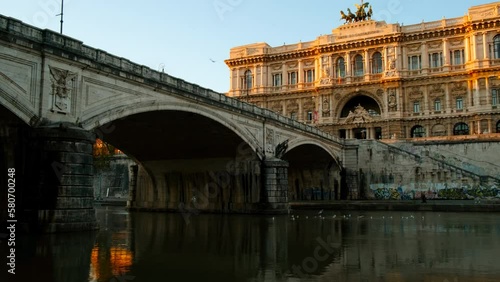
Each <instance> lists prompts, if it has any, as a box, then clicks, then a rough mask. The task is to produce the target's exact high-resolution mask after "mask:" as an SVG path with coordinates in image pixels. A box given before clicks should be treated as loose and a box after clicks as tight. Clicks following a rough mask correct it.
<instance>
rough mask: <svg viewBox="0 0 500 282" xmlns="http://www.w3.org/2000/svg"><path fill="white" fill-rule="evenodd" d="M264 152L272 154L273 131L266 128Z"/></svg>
mask: <svg viewBox="0 0 500 282" xmlns="http://www.w3.org/2000/svg"><path fill="white" fill-rule="evenodd" d="M266 152H268V153H273V152H274V130H272V129H269V128H266Z"/></svg>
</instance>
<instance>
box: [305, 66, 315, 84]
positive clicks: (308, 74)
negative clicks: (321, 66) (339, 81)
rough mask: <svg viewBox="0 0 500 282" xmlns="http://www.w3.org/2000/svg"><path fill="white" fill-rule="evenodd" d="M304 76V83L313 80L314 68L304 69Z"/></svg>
mask: <svg viewBox="0 0 500 282" xmlns="http://www.w3.org/2000/svg"><path fill="white" fill-rule="evenodd" d="M304 76H305V78H306V83H311V82H314V70H313V69H311V70H306V71H304Z"/></svg>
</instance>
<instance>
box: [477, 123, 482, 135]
mask: <svg viewBox="0 0 500 282" xmlns="http://www.w3.org/2000/svg"><path fill="white" fill-rule="evenodd" d="M482 132H483V130H482V129H481V120H478V121H477V134H481V133H482Z"/></svg>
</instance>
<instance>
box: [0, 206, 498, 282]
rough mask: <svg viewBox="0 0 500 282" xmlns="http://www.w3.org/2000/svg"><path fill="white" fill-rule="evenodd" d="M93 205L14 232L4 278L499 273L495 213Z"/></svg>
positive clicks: (481, 277) (480, 277)
mask: <svg viewBox="0 0 500 282" xmlns="http://www.w3.org/2000/svg"><path fill="white" fill-rule="evenodd" d="M96 213H97V217H98V221H99V224H100V230H99V231H96V232H80V233H68V234H56V235H43V236H36V237H35V236H19V237H18V238H17V249H16V252H17V255H18V256H17V264H16V274H15V276H13V275H8V276H7V280H4V279H2V281H42V282H45V281H50V282H79V281H82V282H83V281H91V282H115V281H116V282H122V281H134V282H136V281H249V282H254V281H255V282H256V281H370V282H371V281H439V282H445V281H447V282H455V281H500V262H499V260H498V259H499V257H500V214H499V213H432V212H347V211H346V212H339V211H337V212H334V211H325V212H324V213H323V214H322V215H318V212H316V211H315V212H311V211H309V212H305V211H303V212H298V211H296V212H293V216H292V215H283V216H274V217H272V216H254V215H216V214H184V215H182V214H166V213H146V212H131V213H129V212H127V211H126V210H125V209H124V208H121V207H99V208H97V209H96ZM4 248H5V244H3V243H2V253H5V252H4ZM4 275H5V272H4V273H2V276H0V277H3V276H4Z"/></svg>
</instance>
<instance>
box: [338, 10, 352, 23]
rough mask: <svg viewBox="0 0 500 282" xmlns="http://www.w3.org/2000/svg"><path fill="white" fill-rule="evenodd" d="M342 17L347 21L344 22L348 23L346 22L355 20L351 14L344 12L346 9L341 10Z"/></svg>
mask: <svg viewBox="0 0 500 282" xmlns="http://www.w3.org/2000/svg"><path fill="white" fill-rule="evenodd" d="M340 19H341V20H345V23H344V24H346V23H350V22H352V20H353V19H352V18H351V17H350V16H349V15H346V14H345V13H344V11H340Z"/></svg>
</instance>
